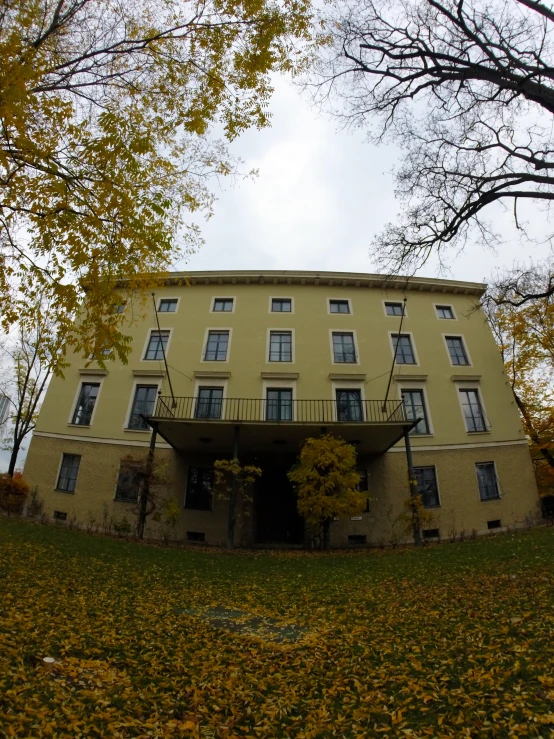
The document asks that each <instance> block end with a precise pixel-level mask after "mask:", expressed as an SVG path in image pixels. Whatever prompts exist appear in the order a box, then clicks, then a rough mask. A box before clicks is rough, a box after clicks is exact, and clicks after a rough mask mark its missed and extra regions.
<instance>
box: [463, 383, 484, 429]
mask: <svg viewBox="0 0 554 739" xmlns="http://www.w3.org/2000/svg"><path fill="white" fill-rule="evenodd" d="M460 398H461V401H462V411H463V414H464V419H465V422H466V429H467V430H468V432H473V431H486V430H487V427H486V424H485V415H484V413H483V408H482V406H481V400H480V398H479V393H478V392H477V390H460Z"/></svg>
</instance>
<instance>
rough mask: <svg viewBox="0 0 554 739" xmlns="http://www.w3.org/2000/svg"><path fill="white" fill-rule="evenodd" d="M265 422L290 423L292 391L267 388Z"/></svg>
mask: <svg viewBox="0 0 554 739" xmlns="http://www.w3.org/2000/svg"><path fill="white" fill-rule="evenodd" d="M265 402H266V409H265V410H266V413H265V416H266V420H267V421H292V390H291V389H289V388H286V389H284V390H281V389H277V388H271V389H270V388H268V390H267V396H266V401H265Z"/></svg>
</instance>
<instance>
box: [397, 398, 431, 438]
mask: <svg viewBox="0 0 554 739" xmlns="http://www.w3.org/2000/svg"><path fill="white" fill-rule="evenodd" d="M402 402H403V403H404V410H405V412H406V418H408V419H409V420H410V421H415V420H416V418H419V419H421V420H420V421H419V423H418V424H417V425H416V426H414V428H413V429H412V430H411V431H410V433H411V434H430V433H431V431H430V429H429V420H428V418H427V411H426V409H425V399H424V397H423V390H402Z"/></svg>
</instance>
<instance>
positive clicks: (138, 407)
mask: <svg viewBox="0 0 554 739" xmlns="http://www.w3.org/2000/svg"><path fill="white" fill-rule="evenodd" d="M157 392H158V386H157V385H137V386H136V388H135V397H134V399H133V406H132V408H131V416H130V418H129V426H128V428H130V429H135V430H147V429H148V424H147V423H146V420H145V418H144V416H151V415H152V413H153V412H154V404H155V402H156V394H157Z"/></svg>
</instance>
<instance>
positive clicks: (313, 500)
mask: <svg viewBox="0 0 554 739" xmlns="http://www.w3.org/2000/svg"><path fill="white" fill-rule="evenodd" d="M288 478H289V480H290V481H291V482H292V483H293V484H294V485H296V489H297V493H298V504H297V505H298V512H299V513H300V515H301V516H302V517H303V518H304V520H305V522H306V526H307V528H308V531H309V532H310V534H311V539H312V543H314V542H319V545H320V546H322V547H323V548H325V549H327V548H328V547H329V527H330V524H331V521H332V520H333V518H335V517H336V516H344V515H355V514H357V513H361V512H362V511H363V510H364V508H365V504H366V499H365V496H364V495H363V493H360V492H359V490H357V489H356V486H357V485H358V484H359V482H360V475H359V474H358V473H357V472H356V450H355V449H354V447H353V446H352V445H351V444H347V443H346V442H345V441H344V440H343V439H339V438H337V437H335V436H332V435H331V434H325V435H324V436H321V437H320V438H318V439H314V438H310V439H306V440H305V442H304V444H303V445H302V450H301V452H300V455H299V457H298V461H297V463H296V464H295V466H294V467H293V468H292V469H291V470H290V472H289V473H288Z"/></svg>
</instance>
